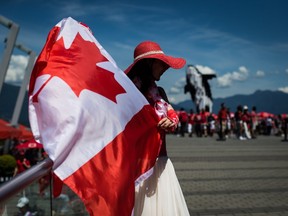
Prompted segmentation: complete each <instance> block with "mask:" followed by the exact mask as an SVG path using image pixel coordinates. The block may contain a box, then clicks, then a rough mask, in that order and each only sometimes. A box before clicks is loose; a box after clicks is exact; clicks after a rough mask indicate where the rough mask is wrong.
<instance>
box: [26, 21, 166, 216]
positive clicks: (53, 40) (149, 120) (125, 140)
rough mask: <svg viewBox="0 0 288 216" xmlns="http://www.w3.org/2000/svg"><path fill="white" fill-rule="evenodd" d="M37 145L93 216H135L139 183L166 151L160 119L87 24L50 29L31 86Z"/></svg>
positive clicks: (71, 23)
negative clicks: (161, 140) (160, 134)
mask: <svg viewBox="0 0 288 216" xmlns="http://www.w3.org/2000/svg"><path fill="white" fill-rule="evenodd" d="M29 120H30V125H31V129H32V132H33V135H34V137H35V139H36V140H37V141H39V142H41V143H42V144H43V146H44V149H45V151H46V152H47V153H48V155H49V157H50V158H51V159H52V160H53V161H54V166H53V171H54V174H55V175H56V176H57V178H59V179H60V180H61V181H62V182H64V183H65V184H66V185H68V186H69V187H70V188H71V189H72V190H73V191H74V192H76V193H77V194H78V196H79V197H80V198H81V199H82V200H83V202H84V204H85V206H86V209H87V211H88V212H89V213H90V215H131V214H133V206H134V190H135V181H136V180H137V179H139V177H140V178H141V175H142V174H145V173H146V172H147V171H149V170H150V169H151V168H152V167H153V165H154V163H155V161H156V158H157V155H158V151H159V143H160V142H159V139H160V136H159V133H158V129H157V126H156V125H157V121H158V117H157V115H156V114H155V111H154V109H153V107H151V106H150V105H149V103H148V102H147V100H146V99H145V97H144V96H143V95H142V94H141V93H140V92H139V91H138V90H137V88H136V87H135V86H134V84H133V83H132V82H131V81H130V79H129V78H128V77H127V76H126V75H125V73H124V72H123V71H122V70H120V69H119V68H118V67H117V65H116V63H115V61H114V60H113V59H112V57H111V56H110V55H109V54H108V53H107V52H106V51H105V49H104V48H103V47H102V46H101V45H100V44H99V43H98V41H97V40H96V39H95V37H94V36H93V34H92V32H91V30H90V29H89V27H88V26H85V25H84V24H82V23H80V22H78V21H76V20H74V19H72V18H71V17H69V18H65V19H63V20H62V21H60V22H59V23H58V24H57V25H56V26H54V27H53V28H52V30H51V31H50V33H49V35H48V38H47V41H46V44H45V46H44V47H43V50H42V51H41V53H40V55H39V57H38V59H37V61H36V63H35V66H34V69H33V72H32V75H31V79H30V86H29Z"/></svg>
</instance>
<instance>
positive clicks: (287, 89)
mask: <svg viewBox="0 0 288 216" xmlns="http://www.w3.org/2000/svg"><path fill="white" fill-rule="evenodd" d="M278 90H279V91H282V92H284V93H287V94H288V86H286V87H280V88H278Z"/></svg>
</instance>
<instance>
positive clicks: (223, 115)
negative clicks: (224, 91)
mask: <svg viewBox="0 0 288 216" xmlns="http://www.w3.org/2000/svg"><path fill="white" fill-rule="evenodd" d="M218 121H219V140H226V138H225V130H226V124H227V109H226V107H225V104H224V103H222V104H221V108H220V110H219V112H218Z"/></svg>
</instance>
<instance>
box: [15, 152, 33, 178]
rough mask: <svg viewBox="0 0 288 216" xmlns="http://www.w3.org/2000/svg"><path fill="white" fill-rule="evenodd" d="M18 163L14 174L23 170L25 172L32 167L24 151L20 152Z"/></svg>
mask: <svg viewBox="0 0 288 216" xmlns="http://www.w3.org/2000/svg"><path fill="white" fill-rule="evenodd" d="M16 164H17V165H16V168H15V171H14V176H16V175H18V174H19V173H21V172H24V171H25V170H27V169H29V168H30V167H31V164H30V161H29V160H27V159H26V158H25V152H24V151H20V152H19V158H18V159H17V161H16Z"/></svg>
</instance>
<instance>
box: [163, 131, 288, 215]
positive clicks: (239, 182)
mask: <svg viewBox="0 0 288 216" xmlns="http://www.w3.org/2000/svg"><path fill="white" fill-rule="evenodd" d="M282 140H283V138H282V137H276V136H259V137H258V138H257V139H253V140H245V141H240V140H238V139H236V138H230V139H227V140H226V141H217V138H216V136H215V137H212V138H211V137H201V138H197V137H192V138H190V137H188V136H187V135H186V137H184V138H183V137H177V136H175V135H168V136H167V142H168V143H167V148H168V154H169V156H170V158H171V161H172V162H173V164H174V167H175V171H176V174H177V176H178V179H179V182H180V184H181V187H182V190H183V193H184V196H185V199H186V202H187V205H188V208H189V212H190V215H191V216H200V215H201V216H204V215H205V216H288V142H283V141H282Z"/></svg>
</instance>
